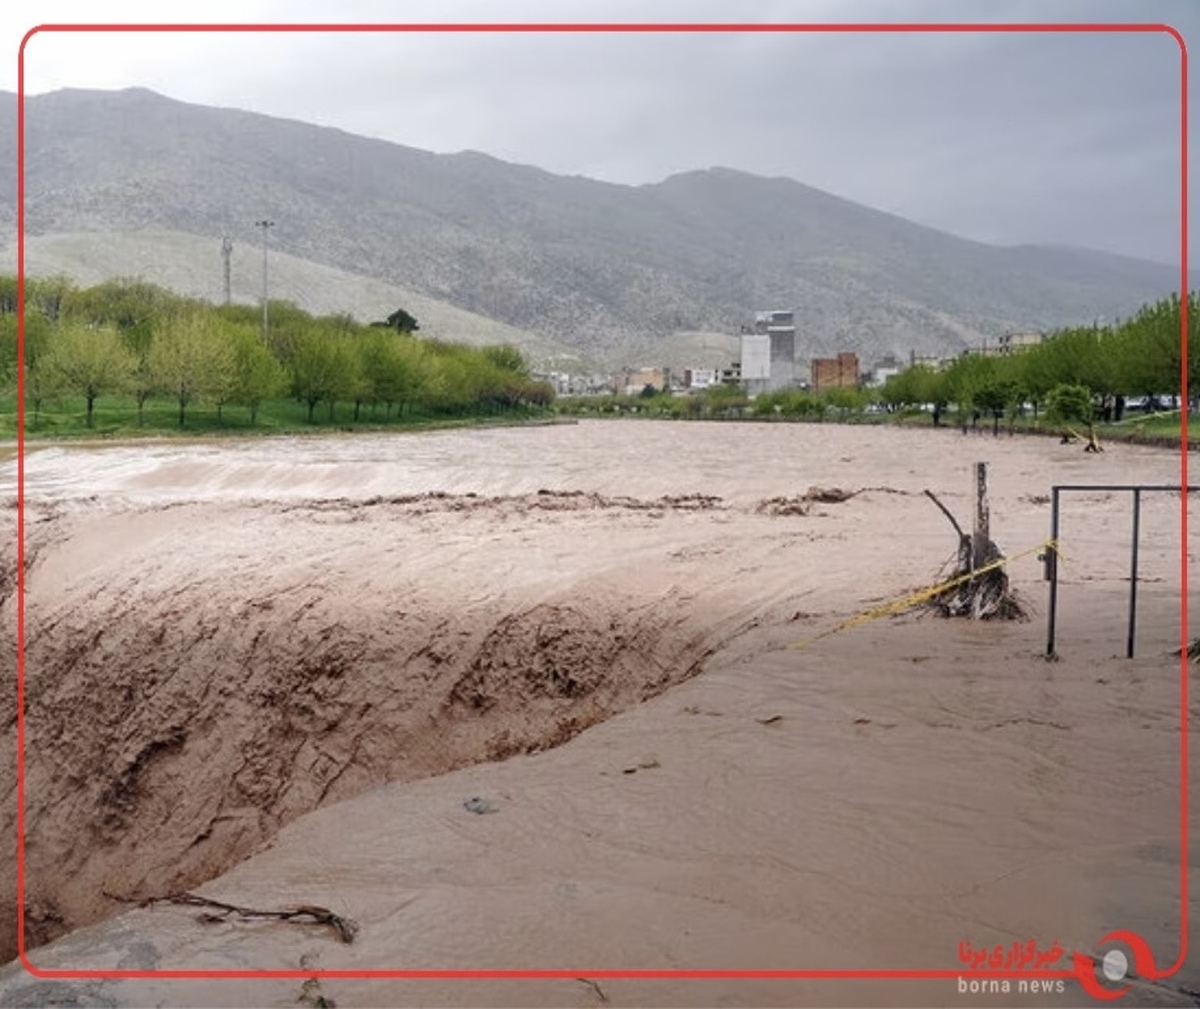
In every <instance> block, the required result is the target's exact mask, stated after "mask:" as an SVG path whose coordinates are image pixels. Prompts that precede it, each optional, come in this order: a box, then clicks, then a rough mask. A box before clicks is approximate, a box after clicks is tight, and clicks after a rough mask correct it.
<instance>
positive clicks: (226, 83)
mask: <svg viewBox="0 0 1200 1009" xmlns="http://www.w3.org/2000/svg"><path fill="white" fill-rule="evenodd" d="M20 6H21V5H17V4H6V5H5V8H4V10H3V12H0V31H2V32H3V36H4V38H3V41H4V42H5V43H7V46H6V51H7V53H8V57H7V58H6V59H5V60H4V61H3V77H2V78H0V87H3V88H4V89H7V90H10V91H16V88H17V53H18V49H19V46H20V42H21V38H22V37H23V36H24V34H25V33H26V31H28V30H29V29H30V28H33V27H35V26H36V25H38V24H55V23H58V24H62V23H80V22H88V23H94V22H96V21H103V22H106V23H138V22H147V21H155V22H161V21H163V20H164V19H169V20H171V21H181V20H203V21H204V22H207V23H218V22H222V21H236V22H243V23H244V22H255V21H257V22H262V23H268V22H292V23H295V22H301V21H310V22H311V21H316V22H331V21H343V22H347V21H353V22H359V23H370V22H400V21H406V22H414V21H424V22H430V21H436V22H449V21H457V22H469V21H488V22H494V21H509V22H512V21H520V22H533V21H543V20H555V21H605V22H612V21H655V20H657V21H676V22H677V21H723V22H730V21H755V22H784V21H809V22H812V21H820V22H829V21H859V22H861V21H888V22H895V21H903V20H909V21H921V22H926V21H937V20H954V21H972V22H984V21H989V22H1018V21H1030V20H1037V21H1060V22H1082V21H1106V22H1130V21H1137V22H1143V23H1151V22H1152V23H1164V22H1165V23H1168V24H1171V25H1174V26H1175V27H1176V28H1177V29H1179V31H1180V32H1181V33H1182V34H1183V35H1184V37H1185V39H1187V40H1189V41H1190V42H1191V43H1192V44H1193V51H1195V52H1197V53H1200V44H1196V43H1197V40H1200V4H1198V3H1196V2H1195V0H1144V2H1139V0H911V2H909V0H740V2H738V0H514V2H507V3H505V2H500V0H490V2H489V0H436V2H435V0H428V2H403V0H392V2H384V0H358V2H353V0H343V2H340V3H333V2H324V3H320V2H303V0H300V2H297V0H290V2H285V0H233V2H227V0H208V2H206V3H204V4H195V5H185V4H182V3H179V4H177V3H170V4H165V3H162V2H161V0H154V2H138V0H106V2H105V3H104V4H103V5H101V4H98V3H96V2H94V0H92V2H74V0H41V2H40V3H39V4H38V5H37V14H36V16H33V15H32V14H30V13H25V14H21V13H20V12H19V10H18V8H19V7H20ZM28 9H29V8H28V6H27V10H28ZM1180 64H1181V61H1180V50H1179V46H1178V44H1177V42H1176V41H1175V40H1174V39H1173V38H1171V37H1170V36H1169V35H1167V34H1164V33H1147V34H1124V33H1122V34H1113V33H1108V34H1098V33H1097V34H1078V33H1071V34H1061V35H1058V34H1056V35H1046V34H1037V35H1034V34H1009V33H1005V34H980V33H971V34H940V35H938V34H927V33H922V34H916V35H896V34H807V33H806V34H770V35H765V34H758V35H755V34H735V33H722V34H717V35H686V34H670V35H658V34H639V35H622V36H617V35H597V34H583V33H573V34H554V35H534V34H528V33H523V34H495V33H488V34H461V33H459V34H451V33H436V34H396V33H374V34H355V35H339V34H329V33H320V34H315V33H314V34H285V33H271V34H254V35H247V34H228V33H225V34H220V33H203V34H190V33H164V34H133V33H120V34H111V33H110V34H103V35H97V34H94V33H58V32H54V33H51V32H42V33H38V34H37V35H35V36H34V37H33V38H32V39H31V40H30V41H29V43H28V45H27V47H26V50H25V87H26V91H27V93H29V94H36V93H40V92H44V91H50V90H55V89H58V88H63V87H84V88H120V87H128V86H133V85H140V86H144V87H149V88H153V89H154V90H156V91H160V92H162V93H164V94H166V95H169V96H171V97H174V98H179V99H182V100H185V101H191V102H198V103H203V104H211V105H222V106H232V107H237V108H244V109H250V110H253V111H257V112H263V113H267V114H269V115H276V116H285V117H289V118H295V119H302V120H305V121H308V122H314V123H320V124H323V125H329V126H337V127H340V128H342V129H345V130H348V131H350V132H353V133H360V134H364V135H368V136H373V137H380V138H383V139H387V140H392V141H396V142H398V143H402V144H407V145H409V146H413V147H419V148H423V149H426V150H432V151H440V152H449V151H458V150H464V149H472V150H480V151H485V152H487V153H489V154H493V155H495V156H496V157H500V158H503V159H505V160H509V161H517V162H521V163H524V164H531V165H537V166H539V167H542V168H545V169H548V170H550V171H553V172H557V173H561V174H579V175H586V176H589V177H592V178H597V179H603V180H607V181H611V182H621V183H633V184H636V183H643V182H656V181H659V180H661V179H663V178H664V177H666V176H667V175H670V174H672V173H674V172H679V171H685V170H688V169H694V168H707V167H711V166H714V165H722V166H728V167H733V168H739V169H742V170H745V171H749V172H754V173H756V174H761V175H785V176H789V177H791V178H794V179H797V180H799V181H801V182H805V183H807V184H809V185H812V186H816V187H818V188H820V189H824V190H827V191H829V192H833V193H836V194H837V195H839V196H844V197H846V198H848V199H852V200H856V201H858V202H860V203H864V204H867V205H869V206H872V207H876V208H879V209H882V210H887V211H891V212H893V213H897V214H900V215H902V216H904V217H907V218H910V219H912V220H916V221H919V222H921V223H923V224H928V225H932V226H934V227H938V228H941V229H943V230H946V231H950V232H953V233H955V234H960V235H965V236H967V237H970V238H976V239H980V240H983V241H989V242H997V243H1004V244H1018V243H1022V242H1040V243H1051V244H1067V245H1080V246H1088V247H1092V248H1097V249H1104V250H1107V251H1111V252H1118V253H1124V254H1127V255H1134V256H1141V257H1144V258H1150V259H1156V260H1160V261H1163V262H1173V263H1177V262H1178V261H1179V247H1180V219H1179V208H1180V181H1179V171H1180V168H1179V166H1180V130H1179V116H1180V79H1181V78H1180ZM1195 76H1196V74H1195V72H1194V73H1193V77H1195ZM1190 92H1191V94H1192V97H1191V102H1190V104H1191V105H1192V106H1193V107H1194V106H1195V105H1196V104H1197V101H1198V97H1197V96H1196V94H1195V92H1196V89H1195V88H1194V87H1193V88H1191V89H1190ZM1191 128H1192V129H1193V131H1194V130H1195V126H1194V117H1193V124H1191ZM1193 202H1194V203H1196V204H1198V205H1200V199H1196V200H1194V201H1193ZM1196 219H1197V218H1195V217H1193V220H1196Z"/></svg>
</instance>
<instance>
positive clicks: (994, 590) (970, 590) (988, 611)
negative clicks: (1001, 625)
mask: <svg viewBox="0 0 1200 1009" xmlns="http://www.w3.org/2000/svg"><path fill="white" fill-rule="evenodd" d="M925 494H926V496H927V497H928V498H929V499H930V500H931V501H932V502H933V503H934V504H935V505H937V506H938V508H939V509H940V510H941V512H942V514H943V515H945V516H946V518H947V519H948V520H949V521H950V524H951V525H952V526H953V527H954V531H955V532H956V533H957V534H958V553H957V557H956V560H955V564H954V570H953V572H952V573H951V575H950V576H949V578H947V579H946V588H945V589H944V590H943V591H941V592H939V593H937V594H936V595H934V596H932V597H931V598H930V600H929V603H928V605H929V606H931V607H932V608H933V609H935V610H936V611H937V612H939V613H941V614H942V615H943V616H946V617H971V618H972V619H975V620H994V619H998V620H1023V619H1025V617H1026V613H1025V608H1024V607H1023V606H1022V605H1021V602H1020V601H1019V600H1018V598H1017V597H1016V594H1015V593H1014V592H1013V591H1012V590H1011V588H1010V587H1009V584H1008V575H1007V574H1006V573H1005V571H1004V563H1003V562H1004V554H1003V552H1002V551H1001V550H1000V548H999V547H998V546H996V544H995V543H994V542H992V540H991V539H990V537H989V533H988V524H989V523H988V498H987V467H986V464H984V463H978V464H976V487H975V495H976V496H975V530H974V532H973V533H971V534H968V533H965V532H963V529H962V526H960V525H959V524H958V520H957V519H955V517H954V515H953V514H952V513H951V512H950V509H949V508H947V507H946V506H945V505H944V504H942V502H941V501H939V500H938V499H937V497H936V495H935V494H934V493H933V491H931V490H926V491H925Z"/></svg>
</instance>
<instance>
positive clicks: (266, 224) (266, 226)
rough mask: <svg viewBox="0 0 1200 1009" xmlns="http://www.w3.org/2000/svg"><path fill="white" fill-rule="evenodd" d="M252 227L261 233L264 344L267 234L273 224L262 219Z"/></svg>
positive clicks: (264, 334) (266, 327) (264, 339)
mask: <svg viewBox="0 0 1200 1009" xmlns="http://www.w3.org/2000/svg"><path fill="white" fill-rule="evenodd" d="M254 226H255V227H256V228H262V233H263V293H262V303H263V322H262V329H263V332H262V335H263V342H264V343H265V342H266V341H267V331H268V322H267V232H268V230H269V229H271V228H273V227H275V222H274V221H268V220H265V219H264V220H261V221H255V222H254Z"/></svg>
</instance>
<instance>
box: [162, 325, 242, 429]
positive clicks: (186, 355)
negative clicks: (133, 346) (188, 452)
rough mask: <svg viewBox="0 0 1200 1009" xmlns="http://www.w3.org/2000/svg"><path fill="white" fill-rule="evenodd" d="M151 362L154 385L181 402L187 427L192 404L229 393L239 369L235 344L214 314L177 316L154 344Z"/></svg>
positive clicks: (181, 415)
mask: <svg viewBox="0 0 1200 1009" xmlns="http://www.w3.org/2000/svg"><path fill="white" fill-rule="evenodd" d="M148 364H149V369H150V374H151V376H152V377H153V383H154V387H155V388H156V389H157V390H158V391H160V392H162V393H164V394H165V395H167V396H170V397H171V398H172V399H174V400H175V402H176V403H178V405H179V426H180V427H183V426H184V423H185V420H186V415H187V408H188V406H190V405H191V404H193V403H195V402H197V401H199V400H201V399H203V398H204V397H206V396H211V395H213V394H214V393H217V394H219V395H222V396H227V392H226V390H227V389H228V387H229V382H230V375H231V374H232V373H233V371H234V368H235V363H234V353H233V347H232V345H231V344H230V342H229V340H227V339H226V338H225V336H224V334H223V333H222V332H221V329H220V326H219V323H218V320H217V317H216V316H215V315H213V314H212V313H200V312H189V313H187V314H183V315H180V316H177V317H176V318H174V319H172V320H171V322H170V323H169V324H168V325H167V326H166V327H165V328H164V329H163V331H162V332H161V333H159V334H158V335H157V336H156V337H155V340H154V343H153V344H152V345H151V347H150V352H149V357H148Z"/></svg>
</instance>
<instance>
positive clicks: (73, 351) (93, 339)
mask: <svg viewBox="0 0 1200 1009" xmlns="http://www.w3.org/2000/svg"><path fill="white" fill-rule="evenodd" d="M134 364H135V362H134V358H133V355H132V354H131V353H130V352H129V350H128V349H127V348H126V346H125V344H124V343H122V341H121V338H120V337H119V336H118V335H117V331H116V330H115V329H113V328H111V327H108V326H84V325H80V324H78V323H66V324H64V325H62V326H61V327H60V328H59V330H58V331H57V332H56V333H55V334H54V337H53V340H52V341H51V344H50V348H49V350H48V351H47V352H46V356H45V360H44V361H43V362H39V368H41V367H44V368H45V369H46V374H47V376H48V377H49V380H50V383H51V386H52V388H54V389H61V390H62V391H64V392H71V393H74V394H76V395H79V396H82V397H83V398H84V400H85V401H86V403H87V426H88V427H89V428H90V427H93V426H95V424H94V407H95V403H96V400H97V399H98V398H99V397H100V396H104V395H112V394H114V393H120V392H124V391H125V390H126V389H127V388H128V387H129V384H130V380H131V378H132V375H133V369H134Z"/></svg>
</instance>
